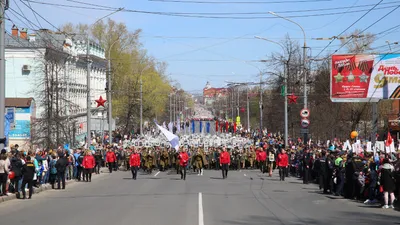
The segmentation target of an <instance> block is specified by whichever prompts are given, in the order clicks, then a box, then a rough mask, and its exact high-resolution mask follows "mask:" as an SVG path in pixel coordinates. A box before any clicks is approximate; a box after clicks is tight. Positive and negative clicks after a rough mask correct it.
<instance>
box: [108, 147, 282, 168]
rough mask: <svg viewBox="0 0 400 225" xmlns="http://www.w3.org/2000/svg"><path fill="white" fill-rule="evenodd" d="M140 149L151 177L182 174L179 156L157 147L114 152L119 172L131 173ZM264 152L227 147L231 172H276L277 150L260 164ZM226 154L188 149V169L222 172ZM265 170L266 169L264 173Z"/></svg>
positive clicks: (219, 151)
mask: <svg viewBox="0 0 400 225" xmlns="http://www.w3.org/2000/svg"><path fill="white" fill-rule="evenodd" d="M134 149H137V150H138V153H139V154H140V156H141V157H140V159H141V166H140V167H141V169H142V170H143V171H144V172H146V173H148V174H151V173H152V172H153V170H154V169H156V170H159V171H167V170H169V169H175V170H176V171H177V173H179V164H180V159H179V157H178V155H179V152H177V151H176V150H175V149H173V148H170V147H164V146H154V147H134V146H130V147H126V148H125V149H122V148H112V149H111V150H112V151H113V152H114V153H115V155H116V159H117V160H116V162H115V170H117V169H118V168H123V169H124V170H130V164H129V159H130V155H131V154H132V152H133V150H134ZM261 149H262V148H260V147H259V148H255V147H254V146H248V147H245V148H242V149H240V148H239V147H234V148H233V147H229V146H228V147H227V150H228V152H229V153H230V157H231V159H230V160H231V164H230V168H229V169H230V170H241V169H256V168H259V169H260V168H267V171H269V170H270V168H271V169H272V168H273V167H274V166H275V165H274V155H275V150H273V149H272V150H271V149H266V152H267V154H268V157H267V160H265V159H264V160H260V157H259V155H260V152H262V151H264V150H261ZM221 151H222V147H210V148H204V147H194V146H189V147H187V153H188V155H189V163H188V166H187V168H188V169H189V170H192V171H193V173H197V174H198V175H202V174H203V173H204V169H209V170H210V169H214V170H219V169H220V162H219V156H220V153H221ZM264 170H265V169H264Z"/></svg>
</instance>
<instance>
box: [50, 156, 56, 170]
mask: <svg viewBox="0 0 400 225" xmlns="http://www.w3.org/2000/svg"><path fill="white" fill-rule="evenodd" d="M50 174H57V168H56V160H54V159H53V160H51V161H50Z"/></svg>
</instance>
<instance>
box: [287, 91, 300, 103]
mask: <svg viewBox="0 0 400 225" xmlns="http://www.w3.org/2000/svg"><path fill="white" fill-rule="evenodd" d="M287 98H288V99H289V104H296V103H297V98H298V97H297V96H296V95H294V94H293V93H292V94H290V95H288V96H287Z"/></svg>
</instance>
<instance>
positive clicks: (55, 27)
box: [21, 1, 60, 31]
mask: <svg viewBox="0 0 400 225" xmlns="http://www.w3.org/2000/svg"><path fill="white" fill-rule="evenodd" d="M21 2H22V4H24V5H25V6H26V7H28V8H29V9H31V10H32V12H33V13H34V14H36V15H38V16H39V17H40V18H42V20H44V21H46V22H47V23H48V24H49V25H50V26H52V27H53V28H54V29H56V30H58V31H60V30H59V29H58V27H57V26H55V25H54V24H52V23H50V22H49V21H48V20H47V19H46V18H44V17H43V16H42V15H40V14H39V13H38V12H36V11H35V10H34V9H33V8H32V7H30V6H29V5H27V4H26V3H25V2H23V1H21Z"/></svg>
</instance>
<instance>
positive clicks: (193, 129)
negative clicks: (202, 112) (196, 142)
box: [192, 120, 195, 134]
mask: <svg viewBox="0 0 400 225" xmlns="http://www.w3.org/2000/svg"><path fill="white" fill-rule="evenodd" d="M194 131H195V128H194V120H192V133H193V134H194Z"/></svg>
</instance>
